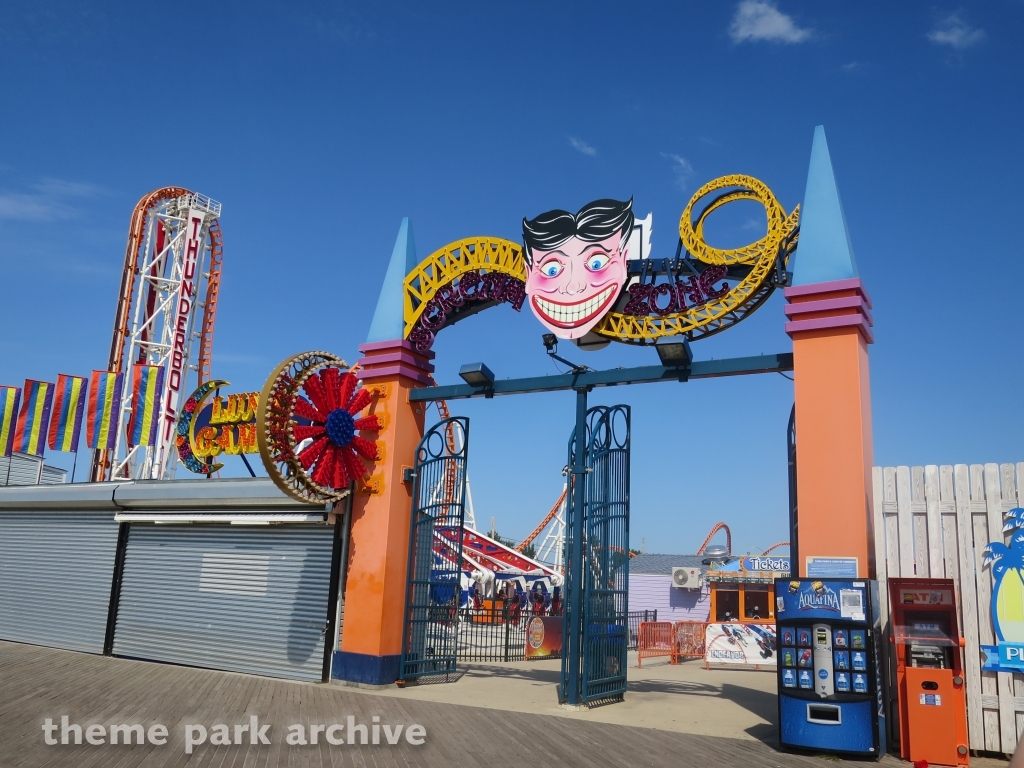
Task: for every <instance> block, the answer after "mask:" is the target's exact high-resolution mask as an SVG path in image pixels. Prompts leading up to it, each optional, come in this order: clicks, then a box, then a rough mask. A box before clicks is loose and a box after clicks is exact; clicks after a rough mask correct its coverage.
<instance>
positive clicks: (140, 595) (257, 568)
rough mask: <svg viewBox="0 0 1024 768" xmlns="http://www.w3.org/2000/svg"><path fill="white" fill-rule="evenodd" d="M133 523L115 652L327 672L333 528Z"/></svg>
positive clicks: (316, 674) (303, 674)
mask: <svg viewBox="0 0 1024 768" xmlns="http://www.w3.org/2000/svg"><path fill="white" fill-rule="evenodd" d="M130 525H131V527H130V529H129V534H128V546H127V549H126V552H125V563H124V575H123V577H122V582H121V594H120V601H119V604H118V609H117V623H116V628H115V631H114V647H113V652H114V654H115V655H117V656H128V657H132V658H139V659H151V660H154V661H167V662H172V663H174V664H185V665H189V666H194V667H206V668H209V669H225V670H229V671H232V672H245V673H249V674H256V675H267V676H269V677H282V678H287V679H293V680H309V681H312V682H318V681H320V680H321V679H322V676H323V664H324V639H325V636H326V631H327V626H328V619H329V616H328V611H329V609H330V608H329V606H328V594H329V591H330V581H331V562H332V554H333V547H334V542H335V537H334V529H333V528H332V527H331V526H327V525H317V524H300V525H289V524H281V525H270V526H255V525H220V524H192V525H168V524H160V525H152V524H146V523H131V524H130Z"/></svg>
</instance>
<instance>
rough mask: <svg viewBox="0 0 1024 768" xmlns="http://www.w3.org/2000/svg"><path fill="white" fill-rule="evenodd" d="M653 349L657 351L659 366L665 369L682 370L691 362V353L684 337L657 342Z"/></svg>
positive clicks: (688, 343)
mask: <svg viewBox="0 0 1024 768" xmlns="http://www.w3.org/2000/svg"><path fill="white" fill-rule="evenodd" d="M654 348H655V349H657V350H658V357H659V358H660V359H661V364H662V365H664V366H665V367H666V368H682V367H684V366H687V365H689V364H690V363H692V362H693V352H692V351H690V342H689V341H688V340H687V339H686V337H685V336H684V337H682V338H671V339H666V340H665V341H661V340H659V341H658V342H657V343H656V344H655V345H654Z"/></svg>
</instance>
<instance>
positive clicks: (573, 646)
mask: <svg viewBox="0 0 1024 768" xmlns="http://www.w3.org/2000/svg"><path fill="white" fill-rule="evenodd" d="M586 471H587V390H586V389H578V390H576V455H575V457H574V461H573V466H572V474H573V500H572V505H573V518H572V523H573V525H572V527H573V531H572V552H570V553H569V558H568V560H569V561H568V563H566V571H567V575H570V578H571V582H570V583H571V584H572V594H571V595H569V598H570V600H569V603H570V606H569V610H570V618H571V621H570V622H569V624H568V627H569V637H568V640H569V647H568V657H569V658H568V672H569V674H568V679H567V680H566V683H567V688H568V690H566V691H565V692H564V693H565V698H566V702H567V703H568V704H569V705H570V706H578V705H579V704H580V695H581V693H582V692H581V691H580V671H581V669H580V667H581V664H582V657H583V653H582V647H581V641H582V639H583V638H582V637H581V635H582V633H583V615H582V614H583V579H584V568H583V535H584V530H585V528H584V521H583V517H584V514H585V512H584V510H585V508H586V498H587V492H586V489H587V478H586Z"/></svg>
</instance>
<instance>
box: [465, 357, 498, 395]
mask: <svg viewBox="0 0 1024 768" xmlns="http://www.w3.org/2000/svg"><path fill="white" fill-rule="evenodd" d="M459 376H460V377H462V380H463V381H464V382H466V383H467V384H469V386H471V387H476V388H478V389H482V388H484V387H493V386H494V374H493V373H491V369H490V368H488V367H487V366H486V365H484V364H483V363H466V365H464V366H462V367H461V368H459Z"/></svg>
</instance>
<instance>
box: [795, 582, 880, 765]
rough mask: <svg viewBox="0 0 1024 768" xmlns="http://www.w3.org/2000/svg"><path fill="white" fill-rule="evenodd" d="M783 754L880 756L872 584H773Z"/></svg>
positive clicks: (877, 653) (875, 591)
mask: <svg viewBox="0 0 1024 768" xmlns="http://www.w3.org/2000/svg"><path fill="white" fill-rule="evenodd" d="M775 621H776V626H777V630H776V637H777V642H778V649H779V666H778V676H779V679H778V686H779V742H780V744H781V746H782V748H783V749H787V748H789V749H809V750H814V751H817V752H831V753H836V754H850V755H863V756H865V757H874V758H876V759H877V758H879V757H881V756H882V755H883V754H885V715H884V709H883V701H884V697H883V690H882V685H883V682H882V670H881V668H880V667H881V665H880V663H879V660H880V659H881V658H882V654H881V646H880V643H881V618H880V615H879V605H878V583H877V582H875V581H869V580H867V579H861V580H849V579H776V580H775Z"/></svg>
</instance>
